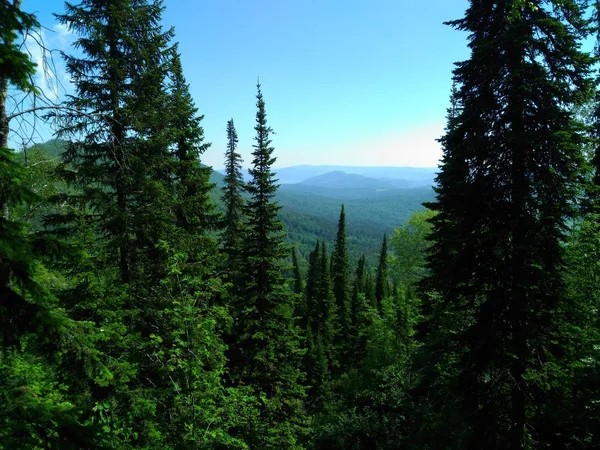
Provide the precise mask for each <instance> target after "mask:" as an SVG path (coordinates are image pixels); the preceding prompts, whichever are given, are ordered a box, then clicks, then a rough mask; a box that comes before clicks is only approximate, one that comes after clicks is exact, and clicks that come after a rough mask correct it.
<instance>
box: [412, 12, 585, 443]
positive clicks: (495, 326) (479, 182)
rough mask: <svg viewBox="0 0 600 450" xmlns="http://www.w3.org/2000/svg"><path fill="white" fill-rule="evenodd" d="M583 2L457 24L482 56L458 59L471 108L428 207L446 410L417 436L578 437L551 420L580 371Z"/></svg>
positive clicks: (460, 121) (428, 380)
mask: <svg viewBox="0 0 600 450" xmlns="http://www.w3.org/2000/svg"><path fill="white" fill-rule="evenodd" d="M583 7H584V5H583V4H582V2H578V1H567V2H562V1H560V2H559V1H527V2H521V1H507V2H500V3H499V2H495V1H483V2H482V1H471V2H470V6H469V8H468V10H467V11H466V14H465V17H464V18H462V19H460V20H457V21H454V22H451V23H450V24H451V25H452V26H454V27H455V28H457V29H459V30H462V31H467V32H468V33H469V47H470V49H471V57H470V59H468V60H466V61H463V62H460V63H458V64H457V67H456V69H455V71H454V79H455V81H456V83H457V86H458V92H457V94H456V97H457V99H458V104H459V105H460V108H459V110H458V111H457V114H456V116H455V117H451V118H450V119H449V121H448V127H447V131H446V134H445V135H444V136H443V138H442V139H441V143H442V145H443V148H444V156H443V160H442V168H441V172H440V173H439V175H438V177H437V186H436V193H437V200H436V201H435V202H433V203H431V204H430V205H428V206H429V207H430V208H431V209H432V210H433V211H435V212H437V215H436V216H435V217H433V218H432V219H431V222H432V224H433V232H432V235H431V239H432V241H433V242H434V243H435V244H434V245H432V246H431V247H430V254H429V263H428V268H429V270H431V274H430V276H428V277H427V278H426V281H425V282H424V283H422V287H423V294H424V295H427V294H428V295H435V296H438V297H439V301H438V302H437V303H436V304H435V306H434V309H433V312H432V319H431V326H430V327H429V333H428V335H427V339H426V345H425V346H424V347H422V349H423V352H424V353H425V354H426V355H429V356H428V357H427V356H425V358H424V361H423V362H422V367H423V368H424V372H423V373H424V376H423V379H422V383H421V386H422V387H423V388H424V392H427V393H426V394H425V395H426V396H427V398H428V402H429V405H433V408H432V410H429V412H428V413H427V414H433V415H428V419H427V421H426V422H427V424H426V426H424V427H423V426H422V425H424V424H425V422H422V420H423V419H424V417H419V418H417V419H416V421H418V422H420V423H421V426H422V427H421V430H422V431H423V438H424V439H425V442H426V444H425V443H423V442H421V443H418V444H417V445H427V446H429V447H437V448H490V449H496V448H497V449H500V448H503V449H525V448H533V447H543V446H548V445H557V442H562V443H563V444H558V446H559V447H562V448H564V447H567V445H566V444H565V443H564V440H565V439H571V438H572V437H571V436H569V437H567V436H566V434H565V433H564V432H565V430H564V429H562V428H561V427H560V426H555V427H548V423H547V421H548V420H550V417H551V411H552V409H553V408H552V407H551V406H550V405H552V404H553V402H555V401H557V400H556V399H555V398H554V396H557V397H560V389H557V388H556V387H557V386H560V384H561V379H563V376H564V374H565V371H567V370H568V369H567V367H566V366H565V365H564V363H563V360H562V359H561V356H564V353H565V352H568V347H567V346H566V341H565V337H566V336H564V335H562V333H561V332H560V328H561V327H560V326H559V324H560V323H561V322H563V320H564V318H565V316H568V315H569V314H570V312H571V311H572V308H571V306H570V304H569V302H567V301H566V296H565V284H564V280H563V270H564V246H563V243H564V240H565V232H566V230H567V225H568V220H569V218H570V217H572V216H573V214H574V205H575V203H576V200H577V198H578V194H579V192H578V182H577V181H578V172H579V168H580V167H582V166H583V164H584V160H583V157H582V144H583V140H584V136H583V131H584V129H583V126H582V124H581V123H579V122H578V121H577V120H576V119H575V117H574V114H573V112H572V111H573V108H574V107H576V106H577V105H579V104H580V103H581V102H583V101H586V100H587V99H589V97H590V92H591V89H590V86H591V83H590V79H589V76H588V75H589V66H590V63H591V58H590V57H589V55H587V54H584V53H582V52H581V51H580V49H579V42H578V37H579V36H581V35H584V34H585V33H586V31H587V30H586V27H587V22H586V20H585V19H584V18H583ZM425 386H428V387H427V388H425ZM420 404H421V405H424V403H420ZM451 405H453V406H451ZM425 409H426V408H425ZM542 424H544V425H543V426H542ZM428 425H430V426H428ZM557 425H558V424H557ZM548 430H552V431H551V433H550V434H546V432H547V431H548ZM573 439H585V438H584V437H583V436H580V437H578V438H573Z"/></svg>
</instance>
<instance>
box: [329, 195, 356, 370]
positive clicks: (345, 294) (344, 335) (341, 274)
mask: <svg viewBox="0 0 600 450" xmlns="http://www.w3.org/2000/svg"><path fill="white" fill-rule="evenodd" d="M349 278H350V257H349V256H348V248H347V246H346V213H345V211H344V205H342V209H341V211H340V218H339V221H338V230H337V235H336V240H335V247H334V249H333V253H332V255H331V280H332V284H333V295H334V297H335V302H336V310H337V323H336V329H337V330H338V333H337V336H336V341H337V342H336V347H337V348H336V353H337V356H336V357H337V359H338V361H339V364H340V370H342V371H343V370H345V368H346V367H347V366H348V364H347V362H348V358H349V356H348V355H349V354H350V353H351V352H352V349H351V348H350V347H349V346H348V345H349V343H350V321H351V319H350V280H349Z"/></svg>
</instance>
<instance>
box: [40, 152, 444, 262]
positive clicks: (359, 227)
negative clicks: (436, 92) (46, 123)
mask: <svg viewBox="0 0 600 450" xmlns="http://www.w3.org/2000/svg"><path fill="white" fill-rule="evenodd" d="M36 148H37V149H38V150H39V151H43V152H46V153H47V154H48V155H49V156H50V157H59V156H60V154H61V153H63V152H64V150H65V148H66V142H63V141H50V142H47V143H45V144H40V145H37V146H36ZM435 172H436V170H435V169H433V168H430V169H416V168H411V167H352V166H294V167H287V168H284V169H278V170H277V176H278V178H279V183H281V187H280V188H279V190H278V192H277V196H276V199H277V202H278V203H279V204H280V205H281V206H282V207H283V208H282V209H281V211H280V217H281V219H282V220H283V222H284V224H285V229H286V232H287V234H288V243H290V244H291V245H294V246H297V247H298V248H299V250H300V252H301V253H302V254H303V255H304V256H305V257H307V256H308V253H309V252H310V250H312V248H314V245H315V243H316V241H317V239H320V240H326V241H327V243H328V245H329V246H330V248H331V245H332V244H333V241H334V239H335V234H336V230H337V221H338V218H339V214H340V208H341V206H342V204H343V205H344V206H345V209H346V224H347V231H348V240H347V242H348V247H349V250H350V255H351V258H352V259H353V260H354V261H356V260H357V259H358V257H359V256H360V255H361V254H362V253H365V254H366V255H367V259H368V261H369V264H370V265H371V267H373V265H375V264H376V258H377V253H378V251H379V248H380V246H381V239H382V237H383V234H384V233H387V234H388V235H389V234H391V233H393V230H394V228H396V227H398V226H400V225H401V224H402V223H403V222H404V221H405V220H406V219H407V218H408V217H409V216H410V215H411V214H412V213H413V212H414V211H417V210H420V209H422V208H423V206H422V203H423V202H427V201H431V200H433V199H434V192H433V189H432V188H431V186H432V185H433V180H434V177H435ZM211 181H212V182H213V183H215V184H216V188H215V189H213V191H212V192H211V194H210V195H211V198H212V199H213V201H214V202H215V204H217V205H218V207H219V208H222V207H223V206H222V201H221V190H220V189H219V188H220V187H221V186H223V184H224V176H223V174H221V173H219V172H215V171H213V172H212V174H211Z"/></svg>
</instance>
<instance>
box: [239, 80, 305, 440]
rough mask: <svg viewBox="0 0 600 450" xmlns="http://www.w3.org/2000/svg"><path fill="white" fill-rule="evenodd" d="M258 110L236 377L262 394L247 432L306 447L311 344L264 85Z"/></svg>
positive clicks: (257, 437) (251, 436)
mask: <svg viewBox="0 0 600 450" xmlns="http://www.w3.org/2000/svg"><path fill="white" fill-rule="evenodd" d="M257 89H258V94H257V113H256V126H255V127H254V129H255V131H256V136H255V144H254V151H253V153H252V155H253V160H252V168H251V169H250V175H251V177H252V179H251V180H250V182H249V183H248V186H247V191H248V194H249V196H250V198H249V200H248V204H247V208H246V216H247V229H246V233H245V236H244V247H243V257H244V262H243V267H242V274H243V280H242V287H243V292H244V296H243V298H239V299H238V300H237V301H238V302H239V307H238V311H237V314H236V317H235V320H236V324H235V325H236V328H235V331H236V335H237V337H238V342H237V345H236V347H237V349H236V350H237V352H238V354H237V356H236V359H235V360H234V361H232V364H233V372H234V377H235V378H236V379H237V380H239V381H240V382H242V383H244V384H246V385H249V386H252V388H253V389H254V390H255V392H256V395H257V397H258V398H260V399H261V403H262V406H261V414H260V423H259V425H258V427H259V428H258V429H252V430H248V433H247V439H248V442H249V444H250V445H251V446H253V447H256V448H281V447H282V446H284V447H286V448H299V447H300V444H299V438H300V436H301V434H303V429H304V411H303V401H304V396H305V394H304V388H303V386H302V384H301V383H302V376H303V374H302V373H301V371H300V365H301V358H302V354H303V350H302V349H301V347H300V339H299V336H298V333H297V330H296V329H295V326H294V319H293V312H294V311H293V298H292V296H291V295H290V294H289V293H288V292H287V291H286V289H285V283H284V279H283V274H282V270H283V265H282V260H283V258H284V257H285V255H286V254H287V251H286V249H285V247H284V245H283V225H282V224H281V222H280V221H279V219H278V217H277V213H278V211H279V209H280V208H281V207H280V206H279V205H278V204H277V203H276V201H275V200H274V197H275V193H276V191H277V184H276V180H275V176H274V173H273V171H272V169H271V167H272V165H273V163H274V162H275V157H273V151H274V148H273V147H272V145H271V138H270V136H271V133H272V129H271V128H270V127H269V126H268V125H267V115H266V111H265V102H264V99H263V95H262V92H261V89H260V84H259V85H258V86H257Z"/></svg>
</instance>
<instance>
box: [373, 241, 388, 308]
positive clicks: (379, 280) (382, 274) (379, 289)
mask: <svg viewBox="0 0 600 450" xmlns="http://www.w3.org/2000/svg"><path fill="white" fill-rule="evenodd" d="M387 248H388V244H387V236H386V235H383V242H382V243H381V251H380V252H379V265H378V266H377V275H376V278H375V301H376V302H377V309H378V310H379V311H380V312H381V311H382V304H383V299H384V298H385V297H386V296H387V295H388V290H389V286H388V284H389V280H388V273H387Z"/></svg>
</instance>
